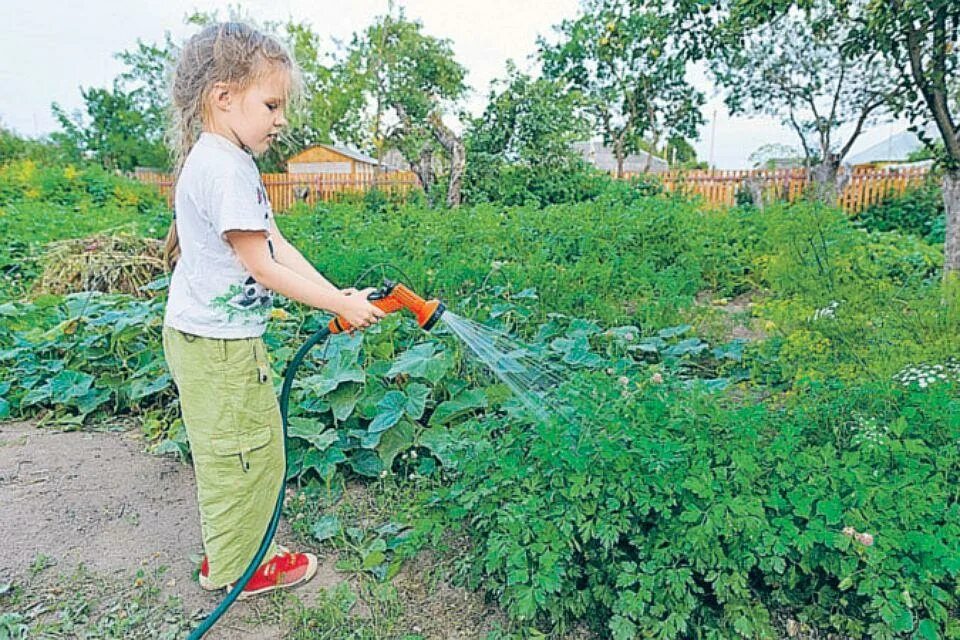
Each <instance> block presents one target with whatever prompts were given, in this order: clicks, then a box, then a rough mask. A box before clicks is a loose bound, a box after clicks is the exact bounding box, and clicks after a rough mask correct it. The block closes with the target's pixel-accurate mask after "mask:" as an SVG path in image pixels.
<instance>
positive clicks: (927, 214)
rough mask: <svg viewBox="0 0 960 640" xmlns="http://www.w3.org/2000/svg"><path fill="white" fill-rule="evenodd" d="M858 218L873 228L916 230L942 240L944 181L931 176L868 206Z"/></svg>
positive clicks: (929, 239) (935, 240) (938, 241)
mask: <svg viewBox="0 0 960 640" xmlns="http://www.w3.org/2000/svg"><path fill="white" fill-rule="evenodd" d="M858 220H859V222H860V224H862V225H863V226H864V228H866V229H869V230H871V231H892V230H897V231H902V232H903V233H912V234H914V235H916V236H919V237H921V238H924V239H925V240H926V241H927V242H930V243H933V244H942V243H943V241H944V220H945V215H944V209H943V194H942V192H941V190H940V185H939V184H938V183H937V182H936V181H935V179H933V178H930V179H928V180H927V181H926V182H924V183H923V184H922V185H921V186H919V187H913V188H910V189H907V190H906V191H905V192H904V193H903V194H902V195H898V196H893V197H891V198H888V199H886V200H884V201H883V202H880V203H878V204H875V205H872V206H870V207H868V208H867V209H866V210H865V211H863V213H861V214H860V215H859V217H858Z"/></svg>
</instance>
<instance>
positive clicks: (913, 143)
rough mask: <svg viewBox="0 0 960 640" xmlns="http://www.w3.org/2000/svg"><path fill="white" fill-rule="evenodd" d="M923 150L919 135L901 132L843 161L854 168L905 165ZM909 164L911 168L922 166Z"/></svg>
mask: <svg viewBox="0 0 960 640" xmlns="http://www.w3.org/2000/svg"><path fill="white" fill-rule="evenodd" d="M922 148H923V143H922V142H921V141H920V138H918V137H917V134H915V133H913V132H912V131H901V132H900V133H898V134H896V135H892V136H890V137H889V138H887V139H886V140H884V141H883V142H878V143H877V144H875V145H873V146H872V147H869V148H868V149H864V150H863V151H861V152H860V153H856V154H854V155H851V156H847V157H846V158H844V159H843V164H846V165H850V166H852V167H858V166H875V167H880V166H889V165H891V164H896V165H903V164H906V163H907V162H908V161H907V158H909V157H910V154H911V153H913V152H914V151H919V150H920V149H922ZM909 164H910V165H911V166H919V165H920V163H917V165H914V164H913V163H909Z"/></svg>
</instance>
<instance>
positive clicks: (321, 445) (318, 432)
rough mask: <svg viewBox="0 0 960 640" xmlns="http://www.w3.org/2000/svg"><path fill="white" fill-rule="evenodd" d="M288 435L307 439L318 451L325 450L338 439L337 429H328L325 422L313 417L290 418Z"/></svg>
mask: <svg viewBox="0 0 960 640" xmlns="http://www.w3.org/2000/svg"><path fill="white" fill-rule="evenodd" d="M287 435H288V436H291V437H294V438H300V439H302V440H306V441H307V442H309V443H310V444H311V445H313V447H314V448H315V449H316V450H317V451H325V450H326V449H327V447H329V446H330V445H331V444H333V443H334V442H336V441H337V439H338V436H337V432H336V430H335V429H327V426H326V425H325V424H323V423H322V422H320V421H319V420H316V419H313V418H290V421H289V424H288V425H287Z"/></svg>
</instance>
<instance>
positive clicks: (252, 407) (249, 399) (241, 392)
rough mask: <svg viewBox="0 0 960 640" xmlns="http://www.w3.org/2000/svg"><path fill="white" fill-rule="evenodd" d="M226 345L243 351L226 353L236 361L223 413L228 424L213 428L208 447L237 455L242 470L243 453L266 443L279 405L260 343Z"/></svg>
mask: <svg viewBox="0 0 960 640" xmlns="http://www.w3.org/2000/svg"><path fill="white" fill-rule="evenodd" d="M227 347H228V349H230V350H234V349H241V350H242V351H243V352H244V353H242V354H239V353H238V354H228V361H231V364H233V363H234V362H236V368H237V370H236V371H235V372H234V373H232V374H231V378H232V379H231V383H232V384H231V385H230V386H231V387H232V389H233V391H234V393H232V394H231V396H233V397H232V398H231V400H234V401H235V404H234V405H233V406H232V408H231V410H230V411H228V412H226V413H227V415H228V416H229V421H230V422H231V424H230V425H224V428H223V429H218V430H217V435H216V436H215V437H212V438H211V446H212V448H213V452H214V453H215V454H217V455H223V456H230V455H236V456H239V458H240V463H241V465H242V466H243V468H244V470H245V471H246V470H247V468H248V461H247V455H248V454H249V453H250V452H251V451H254V450H256V449H260V448H261V447H265V446H267V445H268V444H270V439H271V438H272V437H273V432H274V431H275V425H276V424H277V421H278V420H279V408H278V406H277V399H276V396H275V395H274V393H273V384H272V376H271V374H270V367H269V364H268V362H267V357H266V350H265V349H264V346H263V342H262V341H260V340H237V341H236V342H234V341H228V345H227ZM236 356H240V357H239V358H236ZM235 358H236V359H235Z"/></svg>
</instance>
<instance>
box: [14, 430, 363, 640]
mask: <svg viewBox="0 0 960 640" xmlns="http://www.w3.org/2000/svg"><path fill="white" fill-rule="evenodd" d="M142 449H143V444H142V442H141V441H140V440H139V439H138V438H137V437H136V432H123V433H100V432H77V431H74V432H61V431H56V430H53V429H47V428H37V427H36V426H35V425H34V424H33V423H29V422H23V423H5V424H0V540H3V549H4V553H3V554H0V584H3V583H15V584H16V583H18V582H22V581H25V580H27V579H28V577H29V576H30V574H31V567H32V566H33V567H34V570H35V567H36V564H35V563H36V562H37V561H38V559H45V558H49V559H50V560H49V561H50V562H53V563H56V564H55V566H54V567H52V568H51V569H48V570H47V572H53V573H54V574H62V575H69V574H70V573H71V572H72V571H74V569H75V568H76V567H77V566H79V565H81V564H82V565H84V566H85V567H86V568H87V569H89V570H90V571H92V572H94V573H96V574H98V575H102V576H104V577H107V578H120V579H124V580H128V581H131V582H132V581H133V580H134V578H135V576H136V572H137V570H138V569H156V568H158V567H161V566H165V567H167V570H166V572H165V573H164V574H163V591H164V593H165V594H168V595H173V596H178V597H179V598H180V599H181V601H182V603H183V608H184V611H185V612H186V614H187V615H202V614H205V613H206V612H208V611H210V610H211V609H212V608H213V607H215V606H216V605H217V604H218V603H219V601H220V598H221V597H222V595H221V594H220V593H217V594H209V593H206V592H204V591H202V590H201V589H200V588H199V586H198V585H197V583H196V582H194V580H193V573H194V570H195V565H194V562H193V561H191V556H193V557H197V556H199V554H201V553H202V547H201V544H200V525H199V517H198V514H197V508H196V496H195V493H194V492H195V488H194V481H193V474H192V471H191V468H190V467H189V466H187V465H184V464H181V463H179V462H177V461H176V460H172V459H168V458H160V457H156V456H149V455H145V454H144V453H143V452H142ZM290 539H291V536H290V534H289V529H288V528H287V527H286V525H285V523H281V528H280V532H279V534H278V540H280V541H285V540H290ZM335 562H336V557H335V556H334V555H328V556H327V557H325V558H321V559H320V568H319V570H318V575H317V577H316V578H314V579H313V580H312V581H311V582H310V583H308V584H307V585H304V586H302V587H300V588H299V589H297V590H296V592H295V593H296V595H297V596H298V597H299V598H300V599H301V600H303V601H304V602H310V601H311V600H313V599H314V598H311V595H314V596H315V594H316V593H317V592H318V591H320V590H323V589H325V588H328V587H331V586H334V585H336V584H338V583H339V582H341V581H342V580H343V579H344V578H345V576H344V575H343V574H339V573H337V572H336V571H335V570H334V564H335ZM257 606H259V605H258V604H257V603H256V601H255V600H254V601H250V602H241V603H236V604H235V605H234V606H233V607H232V608H231V610H230V612H229V613H228V615H227V616H225V617H224V619H223V621H222V622H221V623H220V624H219V625H218V627H215V628H214V630H213V631H212V632H211V633H209V634H207V636H206V638H211V639H217V638H221V639H224V640H225V639H227V638H230V639H243V638H257V639H266V638H279V637H281V636H280V632H279V630H278V629H277V628H276V627H275V626H274V627H272V628H271V627H270V625H269V624H267V625H263V624H257V623H255V622H254V623H251V622H250V619H255V618H257V617H259V616H258V615H257V610H256V608H257Z"/></svg>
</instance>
